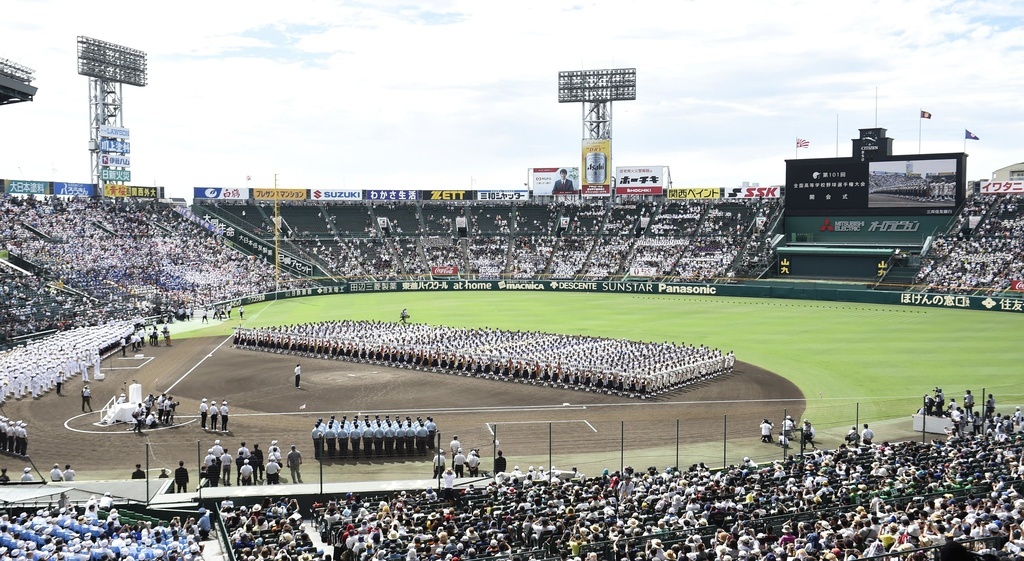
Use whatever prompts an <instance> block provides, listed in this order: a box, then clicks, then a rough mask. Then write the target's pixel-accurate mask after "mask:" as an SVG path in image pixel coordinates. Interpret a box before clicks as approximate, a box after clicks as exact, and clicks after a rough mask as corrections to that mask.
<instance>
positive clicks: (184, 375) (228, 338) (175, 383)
mask: <svg viewBox="0 0 1024 561" xmlns="http://www.w3.org/2000/svg"><path fill="white" fill-rule="evenodd" d="M276 301H277V300H273V301H271V302H270V303H269V304H267V307H266V308H263V310H266V309H267V308H269V307H270V306H273V305H274V302H276ZM263 310H260V311H258V312H256V315H255V316H253V317H252V319H256V318H258V317H259V316H260V314H262V313H263ZM239 325H241V324H239ZM234 336H235V334H234V333H232V334H231V335H228V336H227V338H226V339H224V340H223V341H221V342H220V344H219V345H217V347H216V348H214V349H213V350H212V351H210V353H209V354H208V355H206V356H204V357H203V359H202V360H200V361H199V362H197V363H196V365H195V366H193V367H192V368H189V369H188V372H186V373H184V374H182V375H181V378H178V379H177V380H175V381H174V383H173V384H171V385H170V386H168V387H167V389H165V390H164V391H165V392H169V391H171V390H173V389H174V386H177V385H178V382H180V381H182V380H184V379H185V377H186V376H188V375H189V374H191V373H192V371H193V370H195V369H196V368H199V365H201V364H202V363H204V362H206V359H208V358H210V357H211V356H213V353H215V352H217V351H218V350H219V349H220V348H221V347H223V346H224V343H227V342H228V341H230V340H231V339H233V338H234Z"/></svg>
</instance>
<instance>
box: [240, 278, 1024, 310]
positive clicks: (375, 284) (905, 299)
mask: <svg viewBox="0 0 1024 561" xmlns="http://www.w3.org/2000/svg"><path fill="white" fill-rule="evenodd" d="M1018 286H1019V285H1018ZM430 291H459V292H463V291H494V292H501V291H507V292H520V293H521V292H549V291H552V292H602V293H627V294H638V295H641V296H643V295H651V296H655V297H656V296H659V295H663V296H664V295H679V296H697V297H701V296H703V297H712V298H721V297H746V298H780V299H800V300H820V301H830V302H852V303H870V304H886V305H903V306H913V307H921V308H933V309H961V310H965V309H967V310H979V311H993V312H996V311H998V312H1011V313H1021V314H1024V296H1021V295H1020V294H1019V293H1018V292H1015V291H1007V292H1006V293H1004V294H1003V295H1000V296H966V295H949V294H930V293H921V292H894V291H876V290H864V289H850V290H845V289H838V290H837V289H817V288H806V287H798V288H794V287H792V286H789V285H786V286H773V285H745V284H729V283H726V284H685V283H667V282H632V281H587V280H565V281H548V280H500V281H499V280H454V279H444V278H443V277H441V278H437V279H433V280H393V281H349V282H339V283H337V284H334V285H330V286H321V287H316V288H302V289H295V290H282V291H280V292H270V293H266V294H253V295H250V296H244V297H242V298H240V299H236V300H233V302H237V303H241V304H251V303H255V302H264V301H267V300H280V299H285V298H300V297H304V296H320V295H327V294H359V293H366V292H430Z"/></svg>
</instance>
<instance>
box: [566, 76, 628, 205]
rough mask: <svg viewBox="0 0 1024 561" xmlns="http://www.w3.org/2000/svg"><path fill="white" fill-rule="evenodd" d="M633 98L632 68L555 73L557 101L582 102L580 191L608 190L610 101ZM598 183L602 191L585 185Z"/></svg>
mask: <svg viewBox="0 0 1024 561" xmlns="http://www.w3.org/2000/svg"><path fill="white" fill-rule="evenodd" d="M635 99H636V68H613V69H605V70H566V71H563V72H559V73H558V102H559V103H582V104H583V167H584V170H585V171H584V173H583V191H582V192H583V194H584V195H586V194H610V193H611V183H612V181H613V179H614V178H612V176H611V173H612V168H611V141H612V102H613V101H630V100H635ZM591 185H593V186H597V185H600V186H602V189H603V190H604V191H603V192H602V193H599V192H598V191H590V193H588V189H587V186H591Z"/></svg>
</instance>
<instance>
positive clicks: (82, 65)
mask: <svg viewBox="0 0 1024 561" xmlns="http://www.w3.org/2000/svg"><path fill="white" fill-rule="evenodd" d="M78 73H79V74H81V75H82V76H88V77H89V154H90V159H91V161H92V168H91V169H92V180H93V182H94V183H96V184H97V194H98V195H100V196H103V192H104V189H103V184H104V183H105V182H117V183H123V182H126V181H130V180H131V172H130V171H128V168H129V167H130V166H128V165H127V163H128V152H129V151H130V148H129V143H128V140H129V138H128V129H125V128H124V117H123V114H122V96H121V85H122V84H128V85H130V86H139V87H145V86H146V83H147V81H148V78H149V77H148V75H147V61H146V53H144V52H142V51H140V50H137V49H130V48H128V47H124V46H121V45H115V44H114V43H108V42H106V41H100V40H99V39H92V38H90V37H84V36H81V35H80V36H79V37H78ZM104 140H106V142H105V141H104ZM110 153H115V154H120V155H121V157H120V158H119V159H118V160H116V162H117V163H115V164H114V165H113V166H112V167H115V168H118V169H110V168H109V167H107V166H105V165H104V164H103V157H104V156H105V155H107V154H110ZM107 158H108V162H109V159H110V156H109V155H108V156H107Z"/></svg>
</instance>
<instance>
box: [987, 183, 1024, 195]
mask: <svg viewBox="0 0 1024 561" xmlns="http://www.w3.org/2000/svg"><path fill="white" fill-rule="evenodd" d="M1020 193H1024V181H986V182H984V183H982V184H981V194H983V195H1005V194H1020Z"/></svg>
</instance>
